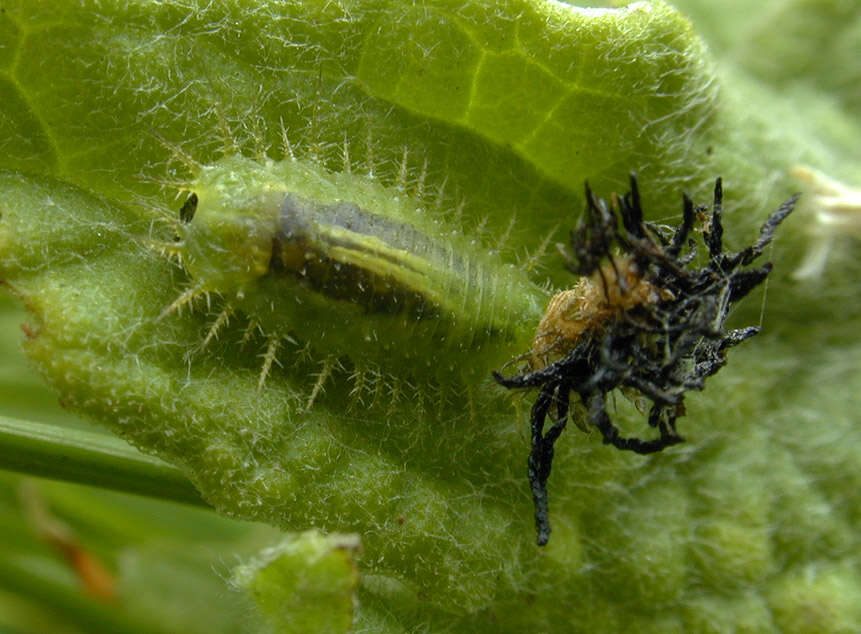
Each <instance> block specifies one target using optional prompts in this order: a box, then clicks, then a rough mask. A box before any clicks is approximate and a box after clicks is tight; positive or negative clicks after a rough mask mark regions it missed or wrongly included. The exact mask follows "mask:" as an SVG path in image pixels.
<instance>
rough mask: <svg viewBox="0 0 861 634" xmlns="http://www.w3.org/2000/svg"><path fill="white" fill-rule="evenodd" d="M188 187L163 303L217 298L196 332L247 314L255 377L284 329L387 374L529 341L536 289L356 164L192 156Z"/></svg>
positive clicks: (482, 358)
mask: <svg viewBox="0 0 861 634" xmlns="http://www.w3.org/2000/svg"><path fill="white" fill-rule="evenodd" d="M188 190H189V191H190V192H191V193H190V195H189V196H188V198H187V200H186V201H185V203H184V204H183V205H182V208H181V210H180V213H179V216H180V223H179V224H178V225H177V229H178V233H179V235H180V240H179V241H178V242H177V244H176V245H175V246H174V247H173V251H174V252H175V253H176V255H178V256H179V257H180V260H181V262H182V264H183V266H184V267H185V269H186V271H187V273H188V275H189V277H190V278H191V280H190V285H189V286H188V288H187V289H186V290H185V291H184V292H183V293H182V294H181V295H180V296H179V297H178V298H177V299H176V300H175V301H174V302H173V303H172V304H171V305H170V306H169V307H168V308H166V309H165V311H164V315H167V314H169V313H171V312H173V311H175V310H177V309H178V308H180V307H181V306H183V305H186V304H189V303H191V302H192V301H193V300H194V299H195V298H197V297H200V296H208V295H209V294H213V293H214V294H218V295H219V296H221V297H223V298H224V304H223V306H222V307H221V311H220V314H219V315H218V317H216V318H215V321H214V322H213V325H212V328H211V330H210V333H209V335H208V336H207V337H206V340H205V342H204V343H206V342H207V341H209V339H211V337H212V336H213V335H214V333H215V332H216V331H217V329H218V328H220V327H221V326H222V325H223V324H224V323H225V322H226V320H227V318H228V317H229V316H230V315H232V314H242V315H244V316H245V317H247V319H248V320H249V322H250V323H251V324H252V325H253V326H255V327H258V328H260V329H261V330H262V332H264V333H265V335H266V338H267V340H268V346H267V352H266V355H265V357H264V364H263V368H262V370H261V376H260V385H262V384H263V381H264V380H265V378H266V375H267V373H268V372H269V369H270V367H271V364H272V362H273V361H274V359H275V356H276V354H277V350H278V347H279V343H280V342H281V341H284V340H288V339H289V340H290V341H294V342H300V343H302V344H307V345H308V346H309V347H310V349H311V350H312V351H313V352H314V353H315V354H316V355H318V356H319V357H320V358H321V359H323V360H325V359H334V358H337V359H344V358H347V359H349V360H350V362H351V363H352V364H354V365H355V366H356V367H360V366H363V365H372V366H374V367H377V368H381V369H383V370H384V371H386V372H388V373H391V374H394V375H403V374H404V373H406V374H408V375H414V374H416V375H417V374H424V375H428V370H429V367H430V370H431V371H430V375H432V376H434V378H435V379H437V380H444V379H445V377H448V376H459V377H463V376H464V375H470V374H473V375H475V376H479V375H480V376H484V375H486V374H487V373H488V372H489V370H488V368H491V367H493V364H494V363H495V362H498V361H499V360H500V359H503V360H504V359H507V358H508V357H509V356H510V354H511V350H512V349H517V346H518V345H522V343H523V342H525V341H529V339H530V337H531V334H532V333H531V332H529V329H528V328H527V327H526V326H524V324H530V323H534V322H535V319H536V317H537V316H539V315H540V312H541V306H542V305H543V303H544V302H545V301H546V297H545V295H544V293H543V292H542V291H541V290H540V289H539V288H538V287H537V286H536V285H534V284H533V283H532V282H531V281H530V280H529V279H528V277H527V276H526V274H525V273H524V272H523V271H522V270H520V269H518V268H517V267H515V266H513V265H511V264H507V263H505V262H504V261H503V260H501V259H500V258H499V257H498V256H495V255H491V254H490V253H488V252H483V251H482V249H481V248H480V247H478V246H477V245H476V244H473V243H470V242H469V241H468V240H467V239H465V238H464V237H463V236H462V235H460V234H458V233H457V232H456V231H455V230H454V229H453V228H452V227H451V226H450V225H449V224H447V223H443V222H442V221H440V220H439V219H438V218H432V217H430V215H429V214H428V213H427V212H426V211H425V210H424V209H423V208H422V205H421V204H420V202H418V201H416V200H415V199H413V198H411V197H409V196H407V195H406V194H405V193H404V192H403V191H399V190H397V189H396V188H392V187H385V186H383V185H381V184H380V183H379V182H377V181H375V180H373V179H371V178H369V177H367V176H362V175H358V174H353V173H349V172H340V173H333V172H329V171H327V170H325V169H323V168H322V167H320V166H319V165H316V164H314V163H312V162H308V161H303V160H295V159H288V160H284V161H280V162H276V161H271V160H266V161H257V160H254V159H251V158H247V157H243V156H238V155H236V156H230V157H227V158H224V159H222V160H220V161H218V162H216V163H213V164H210V165H206V166H201V167H200V168H199V173H198V175H197V178H196V179H195V181H194V182H193V183H190V184H189V185H188ZM506 343H508V344H510V345H500V344H506ZM418 367H420V368H421V370H420V371H416V369H417V368H418ZM414 371H415V372H414Z"/></svg>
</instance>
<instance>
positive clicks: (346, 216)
mask: <svg viewBox="0 0 861 634" xmlns="http://www.w3.org/2000/svg"><path fill="white" fill-rule="evenodd" d="M315 223H316V224H318V225H321V226H336V227H342V228H344V229H347V230H348V231H351V232H353V233H357V234H360V235H366V236H374V237H376V238H378V239H380V240H382V241H383V242H384V243H386V244H387V245H389V246H391V247H394V248H396V249H400V250H403V251H406V252H408V253H412V254H413V255H416V256H418V257H420V258H422V259H424V260H428V261H430V262H434V263H436V264H437V265H438V266H443V265H444V266H446V267H448V268H453V270H454V271H455V272H457V273H461V274H462V273H464V272H465V270H466V263H465V262H464V260H463V258H462V257H460V256H459V255H458V254H456V253H453V252H452V250H451V249H450V248H449V247H448V246H447V245H443V244H439V243H437V242H435V241H433V240H432V239H430V238H429V237H428V236H426V235H425V234H424V233H422V232H421V231H419V230H418V229H416V228H415V227H413V226H410V225H408V224H404V223H401V222H397V221H396V220H390V219H389V218H384V217H382V216H380V215H378V214H375V213H372V212H370V211H367V210H365V209H362V208H361V207H359V206H358V205H356V204H355V203H350V202H339V203H334V204H331V205H320V204H316V203H314V202H312V201H309V200H306V199H304V198H301V197H299V196H296V195H295V194H289V193H288V194H286V195H285V196H284V201H283V202H282V203H281V215H280V228H281V234H283V235H282V239H283V240H284V241H288V242H289V241H296V242H303V241H304V242H307V243H310V244H315V243H317V244H319V243H326V244H329V245H332V246H349V245H344V244H336V243H335V241H334V240H333V239H332V238H331V237H330V236H327V235H320V233H319V232H317V231H316V230H315ZM398 264H400V265H403V263H401V262H399V263H398Z"/></svg>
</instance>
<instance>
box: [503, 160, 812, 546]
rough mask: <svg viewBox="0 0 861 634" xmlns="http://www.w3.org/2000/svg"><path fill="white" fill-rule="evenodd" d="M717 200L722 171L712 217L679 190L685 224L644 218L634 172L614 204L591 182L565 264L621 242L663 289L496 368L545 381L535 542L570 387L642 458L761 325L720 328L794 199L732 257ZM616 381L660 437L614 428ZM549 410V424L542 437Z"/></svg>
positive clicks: (529, 381) (755, 278) (593, 260)
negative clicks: (527, 361) (535, 365)
mask: <svg viewBox="0 0 861 634" xmlns="http://www.w3.org/2000/svg"><path fill="white" fill-rule="evenodd" d="M722 196H723V194H722V188H721V180H720V179H717V181H716V182H715V189H714V204H713V207H712V211H711V214H710V215H708V214H707V213H706V212H707V209H705V208H702V207H694V204H693V203H692V202H691V200H690V199H689V198H688V197H687V196H685V197H684V208H683V216H682V222H681V224H680V225H679V226H678V227H676V228H675V230H669V229H668V228H666V227H660V226H658V225H655V224H654V223H650V222H645V221H644V220H643V211H642V209H641V208H640V197H639V192H638V191H637V181H636V179H635V178H634V177H633V176H632V177H631V191H630V193H628V194H627V195H626V196H624V197H622V198H619V197H617V196H615V195H614V196H613V197H612V199H611V203H610V204H608V203H607V201H605V200H602V199H599V198H597V197H595V196H594V195H593V194H592V192H591V191H590V190H589V186H588V185H587V186H586V216H585V222H583V223H582V224H581V226H580V228H579V229H580V230H579V231H578V232H577V233H573V232H572V234H571V248H572V251H573V255H574V262H575V263H574V264H573V265H572V266H571V267H570V268H571V269H572V271H573V272H575V273H577V274H580V275H587V274H592V273H594V272H595V271H596V270H597V271H599V272H600V271H601V269H600V268H599V266H600V264H601V262H602V260H603V259H604V258H605V257H608V256H610V255H611V254H610V249H611V247H613V246H614V245H616V246H617V247H618V249H619V250H620V251H621V253H622V254H626V255H628V256H629V257H631V258H633V262H634V263H635V265H636V270H637V271H639V274H640V275H641V276H642V278H643V279H644V280H646V281H647V282H649V283H651V284H652V285H654V287H656V288H657V289H660V290H661V299H660V300H659V301H656V302H654V303H645V302H644V303H640V304H638V305H636V306H634V307H633V308H631V309H629V310H625V311H622V312H620V313H619V314H617V315H616V316H614V317H613V318H611V319H609V320H608V321H603V322H601V323H598V324H596V325H595V326H594V327H592V328H590V329H588V330H586V331H585V332H584V333H583V334H582V335H581V336H580V337H579V338H578V339H577V340H576V342H573V345H572V348H573V349H571V351H570V352H569V353H568V354H567V355H566V356H565V357H563V358H561V359H559V360H557V361H555V362H553V363H550V364H549V365H547V366H546V367H543V368H541V369H538V370H534V371H527V372H523V373H521V374H518V375H515V376H512V377H509V378H506V377H503V376H502V375H501V374H500V373H498V372H495V373H494V377H495V379H496V380H497V381H498V382H499V383H500V384H501V385H503V386H504V387H507V388H535V387H537V388H539V389H540V392H539V394H538V397H537V399H536V400H535V404H534V405H533V407H532V414H531V424H532V451H531V453H530V455H529V463H528V464H529V483H530V485H531V488H532V497H533V501H534V503H535V522H536V527H537V531H538V544H539V545H544V544H546V543H547V540H548V538H549V536H550V522H549V520H548V502H547V478H548V477H549V476H550V468H551V464H552V461H553V445H554V443H555V442H556V440H557V439H558V438H559V436H560V434H561V433H562V431H563V430H564V429H565V425H566V423H567V419H568V409H569V401H570V397H571V393H572V392H576V393H577V395H578V396H579V397H580V400H581V401H582V403H583V405H584V406H585V408H586V411H587V415H588V421H589V423H590V424H592V425H594V426H595V427H597V428H598V430H599V431H600V432H601V435H602V436H603V439H604V443H609V444H612V445H614V446H615V447H617V448H618V449H627V450H630V451H634V452H636V453H640V454H648V453H653V452H657V451H661V450H662V449H664V448H665V447H668V446H670V445H674V444H676V443H679V442H681V441H682V440H683V439H682V437H681V436H679V435H678V433H677V432H676V418H678V417H679V416H681V415H683V414H684V407H683V402H684V396H685V392H686V391H687V390H701V389H703V386H704V383H705V379H706V378H707V377H709V376H711V375H713V374H714V373H715V372H717V371H718V370H720V369H721V368H722V367H723V366H724V364H725V363H726V355H727V351H728V350H729V348H731V347H733V346H735V345H737V344H739V343H741V342H742V341H744V340H745V339H747V338H749V337H752V336H753V335H755V334H757V333H758V332H759V330H760V329H759V327H758V326H749V327H747V328H739V329H737V330H730V331H727V330H724V322H725V321H726V318H727V314H728V312H729V309H730V306H731V305H732V304H733V303H734V302H736V301H738V300H740V299H741V298H743V297H744V296H745V295H747V294H748V293H749V292H750V291H751V290H752V289H753V288H755V287H756V286H757V285H758V284H760V283H761V282H762V281H763V280H764V279H765V278H766V277H767V276H768V274H769V272H770V271H771V263H766V264H763V265H762V266H760V267H758V268H745V267H747V266H748V265H749V264H750V263H751V262H753V261H754V260H755V259H756V258H757V257H759V255H760V254H761V253H762V252H763V250H764V249H765V247H766V245H768V244H769V243H770V242H771V240H772V238H773V236H774V231H775V229H776V228H777V226H778V225H779V224H780V223H781V221H783V219H784V218H786V216H787V215H789V213H790V212H791V211H792V209H793V206H794V205H795V202H796V200H797V198H798V196H797V195H796V196H793V197H792V198H790V199H789V200H787V201H786V202H785V203H783V204H782V205H781V206H780V207H779V208H778V209H777V210H776V211H775V212H773V213H772V214H771V215H770V216H769V217H768V219H767V220H766V221H765V223H764V224H763V225H762V227H761V228H760V232H759V237H758V238H757V240H756V241H755V242H754V243H753V244H751V245H750V246H749V247H747V248H745V249H743V250H741V251H739V252H737V253H727V252H724V250H723V240H722V236H723V227H722V225H721V214H722ZM617 216H618V218H620V219H621V227H620V226H619V222H618V219H617ZM698 216H700V217H702V218H704V219H705V220H704V226H703V241H704V243H705V246H706V248H707V250H708V262H707V263H706V264H705V266H702V267H700V268H697V267H695V266H692V262H693V260H694V257H695V255H696V254H695V250H694V249H695V245H694V241H693V240H692V239H690V240H689V235H690V233H691V230H692V229H693V226H694V223H695V221H696V220H697V217H698ZM610 261H611V263H612V262H613V260H612V259H611V260H610ZM613 266H615V264H613ZM602 278H603V275H602ZM613 283H620V285H621V288H620V289H619V291H620V292H621V293H624V292H625V291H626V289H625V288H624V284H625V282H624V276H619V275H617V276H616V281H613ZM606 284H607V281H606V280H604V285H605V289H604V290H605V297H610V295H611V293H609V292H607V289H606ZM667 298H669V299H667ZM623 387H624V388H630V389H633V390H636V391H637V392H639V393H640V394H642V395H643V396H644V397H645V398H646V399H648V400H650V401H651V403H652V405H651V408H650V411H649V425H650V426H651V427H654V428H656V429H657V430H658V432H659V435H658V436H657V437H655V438H652V439H649V440H641V439H639V438H626V437H623V436H621V435H620V434H619V430H618V429H617V428H616V426H615V425H614V424H613V422H612V421H611V420H610V417H609V415H608V414H607V407H606V400H607V394H608V393H609V392H610V391H611V390H613V389H615V388H623ZM548 414H549V415H550V416H551V419H552V425H551V427H550V429H549V430H548V431H547V433H544V424H545V420H546V419H547V416H548Z"/></svg>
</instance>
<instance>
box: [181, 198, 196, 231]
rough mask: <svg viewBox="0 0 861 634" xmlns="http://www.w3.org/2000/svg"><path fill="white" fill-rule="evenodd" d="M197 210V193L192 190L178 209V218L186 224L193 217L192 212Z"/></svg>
mask: <svg viewBox="0 0 861 634" xmlns="http://www.w3.org/2000/svg"><path fill="white" fill-rule="evenodd" d="M196 211H197V194H195V193H194V192H192V193H191V194H189V195H188V198H186V199H185V202H184V203H182V207H181V208H180V210H179V219H180V221H181V222H182V223H183V224H188V223H189V222H191V221H192V219H193V218H194V212H196Z"/></svg>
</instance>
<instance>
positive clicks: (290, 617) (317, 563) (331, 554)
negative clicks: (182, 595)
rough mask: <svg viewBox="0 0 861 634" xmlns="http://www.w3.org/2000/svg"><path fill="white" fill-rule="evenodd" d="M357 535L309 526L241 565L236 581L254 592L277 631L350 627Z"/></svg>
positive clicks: (355, 589) (354, 585)
mask: <svg viewBox="0 0 861 634" xmlns="http://www.w3.org/2000/svg"><path fill="white" fill-rule="evenodd" d="M358 550H359V538H358V536H357V535H328V536H324V535H321V534H320V533H318V532H316V531H308V532H305V533H301V534H298V535H293V536H291V537H288V538H286V539H284V541H282V542H281V543H280V544H278V545H276V546H273V547H271V548H268V549H266V550H265V551H263V552H262V553H260V555H259V557H257V558H256V559H254V560H253V561H251V562H249V563H247V564H244V565H242V566H239V567H238V568H237V569H236V570H235V571H234V574H233V583H234V584H236V585H237V586H238V587H240V588H242V589H244V590H245V591H246V592H249V593H251V595H252V596H254V599H255V601H256V602H257V606H258V607H259V609H260V611H261V612H262V613H263V614H265V615H266V616H267V617H268V619H269V624H270V626H271V628H272V631H274V632H284V633H285V634H286V633H289V632H296V633H297V634H298V633H301V632H321V634H322V633H328V632H333V633H336V632H348V631H350V630H351V629H352V626H353V612H354V609H355V605H356V591H357V589H358V585H359V574H358V569H357V567H356V562H355V555H356V554H357V551H358Z"/></svg>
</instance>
